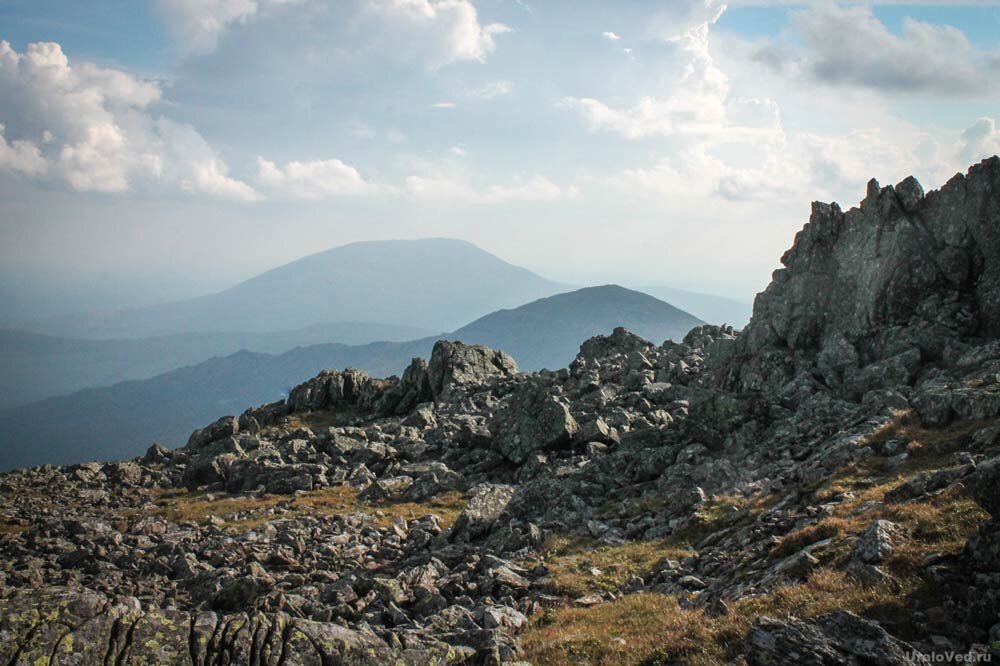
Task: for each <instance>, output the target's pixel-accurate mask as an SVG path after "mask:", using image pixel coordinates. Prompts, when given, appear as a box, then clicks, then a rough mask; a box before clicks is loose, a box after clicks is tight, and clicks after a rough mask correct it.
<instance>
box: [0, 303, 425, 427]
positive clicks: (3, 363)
mask: <svg viewBox="0 0 1000 666" xmlns="http://www.w3.org/2000/svg"><path fill="white" fill-rule="evenodd" d="M432 332H433V331H425V330H422V329H419V328H414V327H410V326H393V325H389V324H366V323H360V322H337V323H332V324H316V325H313V326H309V327H307V328H303V329H299V330H294V331H281V332H276V333H224V332H219V333H175V334H173V335H164V336H157V337H152V338H139V339H125V340H77V339H70V338H57V337H53V336H48V335H43V334H40V333H31V332H28V331H18V330H10V329H0V409H4V408H7V407H15V406H19V405H26V404H30V403H32V402H37V401H39V400H43V399H45V398H49V397H53V396H59V395H65V394H67V393H72V392H73V391H79V390H82V389H87V388H100V387H104V386H111V385H112V384H117V383H119V382H122V381H129V380H136V379H148V378H150V377H154V376H156V375H159V374H162V373H165V372H169V371H170V370H174V369H177V368H181V367H184V366H188V365H194V364H197V363H201V362H203V361H207V360H208V359H211V358H213V357H217V356H227V355H229V354H233V353H235V352H238V351H241V350H246V351H254V352H263V353H269V354H280V353H282V352H285V351H288V350H290V349H293V348H295V347H303V346H308V345H315V344H323V343H332V342H337V343H341V344H346V345H360V344H366V343H369V342H376V341H403V340H414V339H417V338H421V337H426V336H427V335H430V334H431V333H432Z"/></svg>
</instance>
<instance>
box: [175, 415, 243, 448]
mask: <svg viewBox="0 0 1000 666" xmlns="http://www.w3.org/2000/svg"><path fill="white" fill-rule="evenodd" d="M239 431H240V424H239V421H238V420H237V418H236V417H235V416H223V417H222V418H221V419H219V420H218V421H216V422H215V423H212V424H211V425H208V426H205V427H204V428H201V429H199V430H195V431H194V432H193V433H191V436H190V437H188V441H187V446H186V447H185V448H187V449H194V450H197V449H202V448H205V447H206V446H208V445H209V444H212V443H213V442H217V441H219V440H220V439H226V438H228V437H233V436H235V435H236V434H237V433H239Z"/></svg>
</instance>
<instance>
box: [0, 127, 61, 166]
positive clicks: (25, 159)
mask: <svg viewBox="0 0 1000 666" xmlns="http://www.w3.org/2000/svg"><path fill="white" fill-rule="evenodd" d="M5 130H6V128H5V127H4V126H3V124H0V168H2V169H8V170H10V171H16V172H18V173H23V174H25V175H28V176H41V175H43V174H44V173H45V172H46V171H48V168H49V165H48V163H47V162H46V161H45V158H44V157H42V151H41V150H39V148H38V146H36V145H35V144H33V143H32V142H30V141H12V142H10V143H8V142H7V138H6V137H5V136H4V131H5Z"/></svg>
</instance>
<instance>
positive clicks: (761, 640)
mask: <svg viewBox="0 0 1000 666" xmlns="http://www.w3.org/2000/svg"><path fill="white" fill-rule="evenodd" d="M912 654H915V651H914V649H913V648H912V647H911V646H909V645H907V644H906V643H903V642H902V641H899V640H896V639H895V638H893V637H892V636H890V635H889V634H888V633H886V631H885V630H884V629H882V628H881V627H880V626H878V625H877V624H874V623H872V622H869V621H867V620H864V619H862V618H860V617H858V616H857V615H854V614H853V613H846V612H836V613H830V614H829V615H823V616H820V617H818V618H816V619H815V620H811V621H802V620H797V619H795V618H792V619H789V620H782V621H778V620H773V619H771V618H767V617H763V618H761V619H760V621H758V622H757V624H756V625H755V626H754V628H753V629H752V630H751V631H750V635H749V637H748V638H747V663H748V664H750V665H751V666H793V665H794V666H798V665H802V666H827V665H828V664H829V665H830V666H832V665H833V664H845V665H847V666H862V665H864V666H911V664H912V663H913V662H912V661H911V660H910V656H911V655H912Z"/></svg>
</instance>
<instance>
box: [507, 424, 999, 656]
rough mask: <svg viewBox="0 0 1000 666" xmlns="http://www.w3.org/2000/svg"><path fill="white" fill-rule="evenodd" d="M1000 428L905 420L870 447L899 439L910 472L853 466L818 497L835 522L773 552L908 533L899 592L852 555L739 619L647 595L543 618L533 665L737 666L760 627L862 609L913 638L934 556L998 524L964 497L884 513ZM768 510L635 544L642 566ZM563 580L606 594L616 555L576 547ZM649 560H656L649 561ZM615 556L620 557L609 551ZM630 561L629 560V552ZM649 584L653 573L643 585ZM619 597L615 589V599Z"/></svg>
mask: <svg viewBox="0 0 1000 666" xmlns="http://www.w3.org/2000/svg"><path fill="white" fill-rule="evenodd" d="M991 423H992V422H989V421H975V422H964V423H956V424H952V425H951V426H949V427H947V428H942V429H934V430H932V429H928V428H924V427H923V426H921V425H920V424H919V422H917V420H916V419H915V418H914V417H913V416H912V414H909V413H901V414H898V415H897V416H896V417H895V418H894V419H893V421H892V422H890V423H889V424H887V425H886V426H884V427H883V428H882V429H880V430H879V431H878V432H876V433H875V434H874V435H872V436H871V437H869V438H868V439H867V440H865V441H863V442H861V444H862V445H871V444H878V443H880V442H884V441H886V440H888V439H889V438H892V437H898V438H900V439H902V440H903V442H905V445H906V450H907V452H908V453H909V459H908V460H907V462H906V463H905V464H904V465H903V466H901V467H898V468H896V469H891V468H890V467H889V465H888V461H887V460H886V459H885V458H882V457H875V458H871V459H868V460H865V461H862V462H860V463H857V464H854V465H850V466H848V467H846V468H844V469H843V470H841V471H840V472H839V473H838V474H836V475H835V476H834V477H832V478H831V479H830V480H829V481H827V482H826V483H825V484H824V485H823V486H822V487H821V488H820V489H819V490H818V491H817V493H816V498H815V502H816V503H827V502H832V501H833V500H834V498H835V496H837V495H841V494H843V493H849V494H848V495H847V497H846V499H844V498H839V499H840V501H837V502H836V503H833V504H831V506H830V515H827V516H825V517H823V518H821V519H820V520H819V521H817V522H816V523H815V524H812V525H808V526H805V527H803V528H800V529H798V530H795V531H793V532H790V533H789V534H787V535H785V536H784V537H783V538H782V540H781V542H780V543H778V544H777V545H776V546H775V548H774V549H773V551H772V553H771V555H772V556H773V557H785V556H787V555H791V554H793V553H795V552H797V551H798V550H801V549H802V548H804V547H806V546H808V545H810V544H812V543H816V542H817V541H820V540H823V539H827V538H839V537H848V536H851V535H854V534H857V533H859V532H861V531H862V530H863V529H865V527H867V526H868V525H869V524H870V523H871V522H872V521H873V520H876V519H886V520H891V521H893V522H895V523H898V524H900V525H901V526H902V527H903V528H904V530H905V531H906V534H907V537H906V538H905V539H902V540H900V541H899V542H898V543H897V547H896V549H895V550H894V552H893V553H892V555H891V556H890V557H889V558H888V560H887V561H886V562H884V563H883V564H882V567H883V569H884V570H886V571H887V572H888V573H889V574H890V575H891V576H892V577H893V578H894V582H892V583H891V584H889V583H887V584H886V585H878V586H870V585H865V584H863V583H860V582H858V581H857V580H855V579H853V578H851V577H850V576H849V575H848V574H846V573H845V572H843V571H840V570H838V569H837V568H836V567H837V565H839V564H842V563H843V558H842V557H841V556H843V555H845V554H846V548H839V549H838V551H840V552H839V554H838V555H837V556H835V558H834V559H832V560H828V561H827V562H826V564H825V565H824V566H823V567H821V568H819V569H817V570H816V571H815V572H814V573H813V574H812V575H811V576H810V577H809V578H808V579H807V580H806V581H805V582H802V583H797V584H789V585H786V586H783V587H779V588H776V589H774V590H772V591H770V592H768V593H766V594H762V595H758V596H752V597H746V598H743V599H741V600H738V601H735V602H730V603H729V613H728V614H726V615H723V616H709V615H707V614H706V613H705V612H704V611H702V610H700V609H684V608H681V607H680V605H679V603H678V598H677V597H675V596H672V595H662V594H652V593H640V594H632V595H627V596H625V597H622V598H620V599H618V600H617V601H614V602H611V603H606V604H601V605H598V606H594V607H590V608H574V607H569V606H566V607H561V608H555V609H550V610H548V611H546V612H545V613H543V614H542V615H541V616H539V617H537V618H536V619H535V621H534V622H533V624H532V626H531V628H530V629H529V631H528V632H527V633H526V634H525V636H524V639H523V643H522V645H523V647H524V651H525V657H526V658H527V659H529V660H530V661H531V662H532V663H534V664H537V665H538V666H563V665H567V666H568V665H569V664H594V665H601V666H612V665H615V666H617V665H620V664H639V665H642V666H657V665H659V664H668V663H678V662H682V663H688V664H692V665H698V666H707V665H714V664H730V663H733V662H734V661H736V660H737V659H738V657H739V654H740V650H741V646H742V641H743V638H744V637H745V636H746V634H747V631H748V630H749V629H750V627H751V626H752V624H753V622H754V621H755V620H756V618H758V617H760V616H762V615H768V616H771V617H779V618H782V617H788V616H797V617H806V618H808V617H813V616H816V615H821V614H823V613H827V612H831V611H834V610H850V611H854V612H857V613H859V614H861V615H864V616H866V617H870V618H872V619H875V620H878V621H882V622H891V623H892V624H893V625H894V626H895V628H896V631H898V632H900V635H901V636H902V637H904V638H915V636H908V635H907V632H908V631H909V629H908V627H910V616H911V612H912V606H913V605H914V604H915V603H916V601H917V600H918V599H921V598H927V597H933V596H934V595H935V590H934V586H933V583H932V582H930V581H927V580H924V579H923V578H922V573H923V567H922V566H921V562H922V561H924V560H925V558H926V557H927V555H929V554H931V553H949V554H953V553H958V552H960V551H961V550H962V548H963V547H964V545H965V543H966V541H967V540H968V539H969V537H970V536H972V535H973V534H974V533H975V532H976V530H977V529H979V527H980V526H981V525H982V523H983V522H984V521H985V520H987V519H988V517H989V516H988V514H987V513H986V512H985V511H983V510H982V508H980V507H979V506H978V504H976V502H974V501H973V500H972V499H971V498H970V497H968V495H967V494H966V493H965V491H964V490H963V489H962V487H961V486H960V485H959V486H955V487H953V488H951V489H949V490H947V491H945V492H942V493H940V494H937V495H934V496H932V497H929V498H925V499H922V500H917V501H910V502H903V503H899V504H892V503H884V499H885V495H886V493H887V492H889V491H890V490H893V489H894V488H896V487H898V486H899V485H900V484H902V483H903V482H905V481H906V480H907V479H908V478H910V477H911V476H912V475H913V474H914V473H916V472H919V471H922V470H927V469H936V468H939V467H942V466H947V465H951V464H953V458H954V454H955V453H956V452H958V451H962V450H968V449H969V443H970V442H969V435H971V434H972V433H974V432H975V431H976V430H979V429H980V428H983V427H985V426H988V425H991ZM761 508H762V507H757V506H753V505H752V503H748V502H740V501H738V500H731V499H728V498H721V499H715V500H713V501H712V502H711V503H709V504H708V505H707V506H705V507H703V508H702V510H701V511H700V514H701V515H700V516H699V519H698V521H697V523H696V524H695V525H694V526H692V527H691V528H689V529H687V530H685V531H684V533H681V534H676V535H671V538H670V539H668V540H667V541H665V542H661V543H658V544H634V545H632V544H630V545H629V549H630V551H631V552H632V553H634V555H633V556H632V557H633V561H634V562H635V563H636V565H637V566H644V565H646V564H647V563H649V564H650V566H651V565H652V564H655V563H656V562H650V560H651V559H652V555H651V554H652V553H653V552H655V551H656V550H657V549H658V548H659V549H664V550H663V551H661V552H666V549H668V548H670V547H672V546H673V547H676V546H678V545H680V544H685V543H695V544H696V543H697V542H698V541H700V540H701V539H703V538H704V537H705V536H707V535H708V534H710V533H712V531H714V530H717V529H721V528H725V527H728V526H729V525H731V524H734V523H738V522H740V520H741V518H742V517H743V516H746V515H749V516H752V515H755V514H756V513H757V512H758V511H759V510H761ZM553 553H554V554H555V560H554V561H555V562H557V563H558V567H553V566H552V560H550V568H552V569H553V577H554V580H555V581H556V582H557V584H559V585H561V587H562V588H563V589H566V590H572V591H583V590H584V589H587V588H588V587H589V588H590V589H594V588H595V587H596V588H597V589H602V588H601V585H602V584H605V583H606V584H607V585H613V584H614V583H615V582H617V581H616V580H615V579H610V580H608V581H602V580H596V581H595V580H593V577H590V578H588V576H587V575H586V570H587V569H588V568H589V566H597V567H598V568H601V567H600V565H599V564H597V562H599V561H601V558H602V557H603V556H604V554H602V553H601V552H600V550H599V549H594V551H592V552H587V551H586V548H585V546H582V545H580V546H574V545H573V544H570V543H567V544H565V545H563V546H561V547H559V546H558V544H555V545H554V546H553ZM643 553H648V554H649V555H643ZM608 555H609V556H610V555H611V552H610V551H609V553H608ZM618 557H619V558H621V559H625V557H626V556H625V554H624V553H619V554H618ZM640 575H641V574H640ZM603 589H607V588H603Z"/></svg>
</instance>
